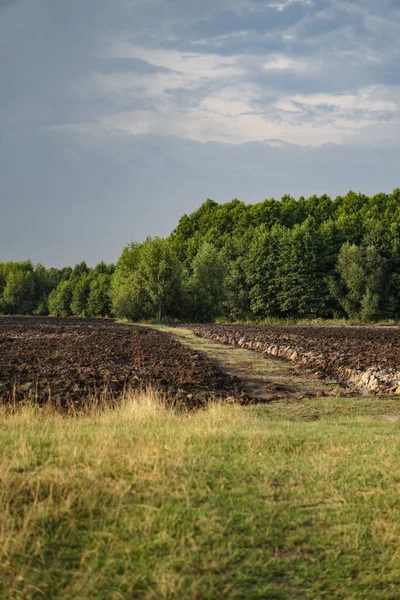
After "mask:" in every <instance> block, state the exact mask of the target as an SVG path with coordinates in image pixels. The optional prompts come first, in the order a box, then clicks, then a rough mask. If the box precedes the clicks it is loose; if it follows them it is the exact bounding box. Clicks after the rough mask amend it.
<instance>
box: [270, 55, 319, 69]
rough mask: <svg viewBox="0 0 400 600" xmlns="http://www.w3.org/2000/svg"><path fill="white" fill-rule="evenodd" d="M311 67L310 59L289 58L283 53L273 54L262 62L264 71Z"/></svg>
mask: <svg viewBox="0 0 400 600" xmlns="http://www.w3.org/2000/svg"><path fill="white" fill-rule="evenodd" d="M311 68H312V62H311V60H309V61H306V60H305V59H302V58H291V57H289V56H285V55H284V54H273V55H271V56H269V58H268V60H266V61H265V62H264V64H263V69H264V70H265V71H307V70H310V69H311Z"/></svg>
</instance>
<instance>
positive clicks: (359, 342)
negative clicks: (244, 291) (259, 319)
mask: <svg viewBox="0 0 400 600" xmlns="http://www.w3.org/2000/svg"><path fill="white" fill-rule="evenodd" d="M190 328H191V329H192V331H194V332H195V333H196V334H197V335H199V336H201V337H206V338H208V339H213V340H216V341H219V342H222V343H226V344H232V345H239V346H242V347H245V348H246V347H247V348H251V349H254V350H258V351H260V352H264V351H265V348H266V347H267V346H268V345H275V344H276V345H277V346H279V347H286V348H287V347H291V348H293V350H297V352H298V354H299V358H298V360H299V361H303V362H304V364H307V365H308V366H309V367H312V368H314V370H317V371H318V372H319V374H321V375H329V376H333V377H336V378H338V379H339V380H340V379H346V377H347V376H348V369H351V370H352V371H354V372H359V373H363V372H365V371H366V370H368V369H373V370H374V371H375V372H376V373H377V374H378V375H379V374H382V377H383V378H385V377H386V379H387V380H390V379H391V377H392V378H393V377H394V378H395V377H396V376H397V375H399V376H400V373H399V371H400V328H398V327H393V328H391V327H362V326H358V327H356V326H353V327H352V326H297V325H295V326H281V325H191V326H190ZM387 374H388V375H387ZM399 385H400V381H399Z"/></svg>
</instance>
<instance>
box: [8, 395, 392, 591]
mask: <svg viewBox="0 0 400 600" xmlns="http://www.w3.org/2000/svg"><path fill="white" fill-rule="evenodd" d="M397 402H398V401H397ZM397 402H396V401H393V400H369V401H368V402H367V401H364V400H354V399H352V400H349V399H346V400H343V399H340V400H333V399H329V400H327V399H318V400H313V401H308V402H305V401H302V402H292V403H289V404H284V403H274V404H271V405H268V406H265V407H239V406H236V405H216V404H210V406H209V407H208V409H207V410H204V411H199V412H197V413H188V414H186V415H182V414H180V415H179V414H176V413H174V412H173V410H172V409H170V408H167V407H166V405H165V403H164V402H163V401H162V399H161V398H159V397H158V396H157V395H155V394H153V393H152V392H151V391H149V392H148V393H146V394H141V395H130V396H127V397H126V398H125V399H123V401H122V402H121V404H120V405H119V406H118V407H116V408H115V409H114V410H104V409H103V410H101V411H99V410H96V409H95V408H92V409H91V410H88V411H87V414H86V415H81V416H78V415H75V416H68V417H66V416H62V415H60V414H58V413H56V412H55V411H54V410H51V409H50V408H44V409H39V408H37V407H32V406H26V407H23V408H22V409H21V410H20V411H17V412H15V413H13V414H10V413H9V412H7V411H5V410H3V411H2V412H1V413H0V432H1V435H0V455H1V467H0V538H1V543H0V598H2V599H4V600H11V599H13V600H14V599H15V598H25V599H27V598H46V599H52V598H60V599H61V598H62V599H63V600H64V599H65V600H68V599H71V600H72V599H79V600H81V599H82V600H84V599H126V598H145V599H158V598H165V599H169V598H177V599H185V598H190V599H210V600H211V599H213V600H214V599H215V598H237V599H239V598H250V599H253V598H260V599H261V598H262V599H268V598H270V599H279V598H281V599H290V600H292V599H297V598H299V599H302V598H307V599H310V600H311V599H313V600H314V599H317V598H329V599H343V600H345V599H346V600H347V599H349V598H363V599H365V598H371V599H373V600H375V599H377V600H378V599H379V600H381V599H386V600H389V599H393V600H394V599H397V598H398V597H399V596H398V590H399V586H400V566H399V564H400V561H399V547H400V543H399V542H400V518H399V517H400V506H399V502H398V497H399V489H400V466H399V460H398V451H399V447H400V422H398V421H397V419H398V418H399V416H400V408H399V405H398V404H397Z"/></svg>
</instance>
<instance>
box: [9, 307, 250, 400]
mask: <svg viewBox="0 0 400 600" xmlns="http://www.w3.org/2000/svg"><path fill="white" fill-rule="evenodd" d="M148 384H151V385H152V386H153V387H154V388H156V389H160V390H162V391H164V392H166V393H168V395H169V396H171V397H172V396H173V397H174V398H175V399H177V400H178V401H181V402H183V403H185V404H186V405H188V406H197V405H199V404H201V403H202V402H203V401H204V398H205V397H208V398H209V397H210V396H212V395H215V396H220V397H226V396H231V395H239V391H238V384H239V380H238V379H237V378H235V377H232V376H230V375H227V374H225V373H223V372H222V371H221V370H220V369H219V368H218V367H217V366H216V365H215V364H214V363H213V362H212V361H211V360H210V359H208V358H207V357H206V356H204V355H202V354H199V353H197V352H194V351H193V350H191V349H190V348H187V347H186V346H183V345H182V344H181V343H180V342H179V341H177V340H176V339H175V338H174V337H173V336H171V335H169V334H167V333H160V332H158V331H155V330H153V329H148V328H144V327H133V326H128V325H120V324H116V323H114V322H112V321H99V320H97V321H96V320H88V319H85V320H83V319H82V320H78V319H56V318H41V317H37V318H35V317H22V318H21V317H3V318H0V402H1V401H2V402H10V401H12V402H14V401H19V400H21V399H22V398H26V397H27V396H28V397H29V396H30V397H31V398H33V399H35V400H37V401H38V402H45V401H47V400H48V399H49V398H51V399H52V400H53V401H55V402H56V403H58V404H60V405H62V406H65V405H67V404H69V403H76V404H79V403H81V402H83V401H85V400H86V399H87V398H88V396H90V395H96V396H99V395H100V394H106V395H107V396H108V397H109V398H115V397H117V396H118V395H120V394H121V392H122V391H123V390H124V389H125V388H127V387H132V388H140V387H144V386H146V385H148Z"/></svg>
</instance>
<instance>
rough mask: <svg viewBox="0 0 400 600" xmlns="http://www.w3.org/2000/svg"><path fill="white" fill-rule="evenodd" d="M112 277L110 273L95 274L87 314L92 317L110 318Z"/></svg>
mask: <svg viewBox="0 0 400 600" xmlns="http://www.w3.org/2000/svg"><path fill="white" fill-rule="evenodd" d="M110 287H111V276H110V275H108V273H102V272H98V273H94V274H93V275H92V277H91V280H90V290H89V296H88V299H87V304H86V310H85V313H86V315H87V316H90V317H108V316H109V315H110V314H111V297H110Z"/></svg>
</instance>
